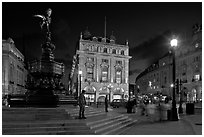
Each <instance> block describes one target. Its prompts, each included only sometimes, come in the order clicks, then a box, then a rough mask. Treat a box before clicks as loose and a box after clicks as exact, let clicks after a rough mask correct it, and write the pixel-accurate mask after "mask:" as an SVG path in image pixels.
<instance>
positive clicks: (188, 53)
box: [176, 25, 202, 101]
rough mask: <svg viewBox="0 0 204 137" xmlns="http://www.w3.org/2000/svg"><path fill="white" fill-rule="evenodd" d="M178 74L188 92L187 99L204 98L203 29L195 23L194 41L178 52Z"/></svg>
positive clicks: (198, 99)
mask: <svg viewBox="0 0 204 137" xmlns="http://www.w3.org/2000/svg"><path fill="white" fill-rule="evenodd" d="M176 59H177V61H176V70H177V71H176V76H177V79H180V80H181V82H182V87H181V88H183V89H185V91H186V93H187V101H201V100H202V29H201V25H195V26H194V30H193V37H192V41H191V43H189V44H186V45H182V46H181V47H180V48H179V49H178V50H177V53H176Z"/></svg>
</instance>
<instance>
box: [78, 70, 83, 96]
mask: <svg viewBox="0 0 204 137" xmlns="http://www.w3.org/2000/svg"><path fill="white" fill-rule="evenodd" d="M81 75H82V71H81V70H79V91H78V96H79V95H80V93H81Z"/></svg>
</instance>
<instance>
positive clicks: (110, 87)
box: [107, 83, 113, 102]
mask: <svg viewBox="0 0 204 137" xmlns="http://www.w3.org/2000/svg"><path fill="white" fill-rule="evenodd" d="M107 87H108V89H109V102H111V89H112V88H113V85H112V84H111V83H110V84H108V86H107Z"/></svg>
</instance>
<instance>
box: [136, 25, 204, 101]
mask: <svg viewBox="0 0 204 137" xmlns="http://www.w3.org/2000/svg"><path fill="white" fill-rule="evenodd" d="M176 79H179V80H180V81H181V87H180V90H181V91H184V92H185V93H184V94H183V96H185V100H186V101H201V100H202V30H201V26H200V27H197V30H194V32H193V37H192V40H191V42H183V43H182V44H181V45H179V46H178V48H177V49H176ZM172 83H173V80H172V56H171V54H169V53H167V54H166V55H165V56H163V57H162V58H160V59H159V60H158V61H157V62H155V63H154V64H152V65H150V66H149V67H148V68H147V69H145V71H143V72H142V73H140V74H139V75H138V77H137V78H136V85H137V86H138V87H139V91H140V92H141V93H143V94H148V93H152V94H154V93H157V92H159V93H162V94H163V95H167V96H172V88H171V87H170V85H171V84H172ZM176 96H177V97H178V94H177V95H176Z"/></svg>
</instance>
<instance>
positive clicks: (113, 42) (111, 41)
mask: <svg viewBox="0 0 204 137" xmlns="http://www.w3.org/2000/svg"><path fill="white" fill-rule="evenodd" d="M115 41H116V38H115V36H114V35H113V32H112V34H111V36H110V43H111V44H115Z"/></svg>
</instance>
